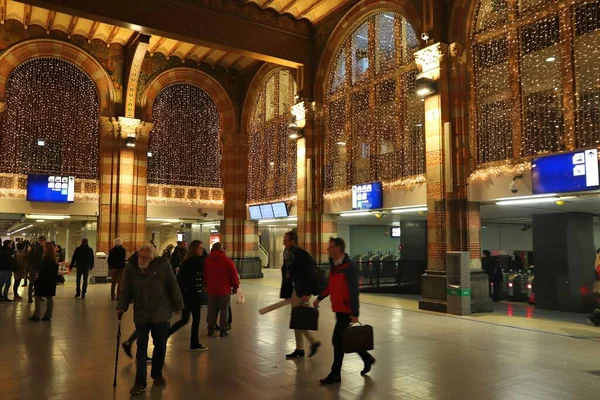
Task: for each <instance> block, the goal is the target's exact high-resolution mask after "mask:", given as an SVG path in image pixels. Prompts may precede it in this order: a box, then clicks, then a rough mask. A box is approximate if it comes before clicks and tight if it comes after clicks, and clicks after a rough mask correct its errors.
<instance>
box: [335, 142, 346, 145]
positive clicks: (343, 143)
mask: <svg viewBox="0 0 600 400" xmlns="http://www.w3.org/2000/svg"><path fill="white" fill-rule="evenodd" d="M336 144H337V145H338V146H345V145H346V142H337V143H336Z"/></svg>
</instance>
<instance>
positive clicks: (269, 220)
mask: <svg viewBox="0 0 600 400" xmlns="http://www.w3.org/2000/svg"><path fill="white" fill-rule="evenodd" d="M269 222H277V220H276V219H263V220H262V221H258V223H259V224H267V223H269Z"/></svg>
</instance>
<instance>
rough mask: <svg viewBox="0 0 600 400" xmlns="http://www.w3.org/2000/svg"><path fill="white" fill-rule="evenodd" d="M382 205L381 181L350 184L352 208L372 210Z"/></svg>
mask: <svg viewBox="0 0 600 400" xmlns="http://www.w3.org/2000/svg"><path fill="white" fill-rule="evenodd" d="M382 207H383V190H382V185H381V182H371V183H363V184H362V185H354V186H352V209H353V210H373V209H377V208H382Z"/></svg>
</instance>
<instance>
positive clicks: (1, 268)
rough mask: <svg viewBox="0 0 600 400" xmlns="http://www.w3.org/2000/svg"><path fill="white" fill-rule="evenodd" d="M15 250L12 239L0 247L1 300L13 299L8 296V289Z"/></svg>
mask: <svg viewBox="0 0 600 400" xmlns="http://www.w3.org/2000/svg"><path fill="white" fill-rule="evenodd" d="M13 256H14V251H13V242H12V240H5V241H4V243H3V246H2V249H0V301H12V300H10V299H9V298H8V291H9V289H10V284H11V281H12V273H13V270H14V257H13Z"/></svg>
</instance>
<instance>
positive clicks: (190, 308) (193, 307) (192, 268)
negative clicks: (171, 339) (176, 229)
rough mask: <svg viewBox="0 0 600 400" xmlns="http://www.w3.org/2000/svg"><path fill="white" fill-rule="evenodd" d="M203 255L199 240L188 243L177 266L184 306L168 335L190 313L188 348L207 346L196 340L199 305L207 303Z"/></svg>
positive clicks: (173, 331)
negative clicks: (190, 333)
mask: <svg viewBox="0 0 600 400" xmlns="http://www.w3.org/2000/svg"><path fill="white" fill-rule="evenodd" d="M204 258H205V257H204V256H203V255H202V246H201V242H200V241H199V240H194V241H192V243H190V245H189V247H188V249H187V254H186V256H185V259H184V260H183V263H182V264H181V266H180V268H179V274H178V275H177V280H178V282H179V288H180V289H181V294H182V295H183V301H184V303H185V308H184V309H183V310H182V311H181V320H179V321H178V322H176V323H175V324H173V326H172V327H171V329H170V330H169V336H171V335H172V334H173V333H175V332H177V331H178V330H179V329H181V328H182V327H183V326H185V325H186V324H187V323H188V321H189V320H190V314H191V315H192V336H191V338H190V350H197V351H198V350H199V351H204V350H208V348H206V347H204V346H202V344H200V341H199V340H198V333H199V330H200V306H201V305H206V304H207V303H208V301H207V300H208V296H207V293H206V292H205V291H204V283H203V279H204Z"/></svg>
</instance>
